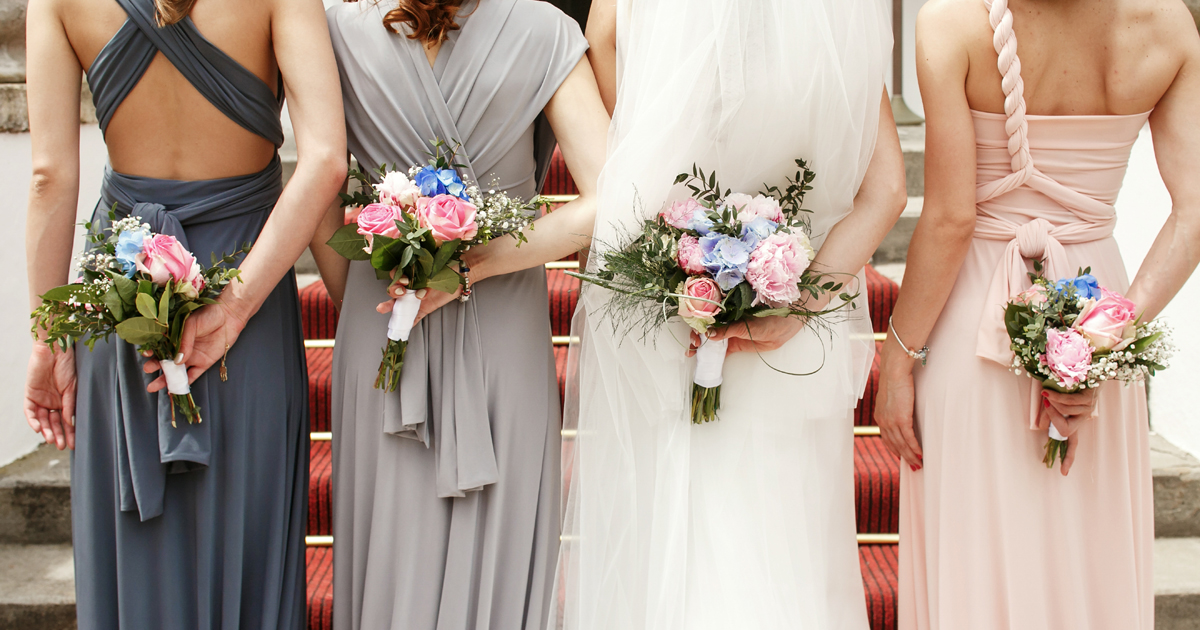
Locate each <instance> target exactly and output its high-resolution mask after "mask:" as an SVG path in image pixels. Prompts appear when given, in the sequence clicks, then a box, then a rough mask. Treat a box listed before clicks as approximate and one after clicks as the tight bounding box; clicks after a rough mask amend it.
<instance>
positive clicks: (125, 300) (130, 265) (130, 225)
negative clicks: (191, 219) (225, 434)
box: [31, 211, 250, 426]
mask: <svg viewBox="0 0 1200 630" xmlns="http://www.w3.org/2000/svg"><path fill="white" fill-rule="evenodd" d="M108 218H109V224H110V227H109V228H106V229H103V230H99V231H93V229H92V224H91V223H85V224H83V226H84V228H85V229H86V230H87V231H88V243H89V248H88V249H87V250H86V251H85V252H84V253H83V254H82V255H81V256H80V258H79V261H78V264H79V270H80V275H81V278H80V280H79V282H76V283H75V284H68V285H65V286H61V287H57V288H54V289H51V290H50V291H48V292H46V294H45V295H43V296H42V305H41V306H39V307H38V308H37V310H35V311H34V312H33V314H32V316H31V317H32V319H33V332H34V337H35V338H36V337H37V336H38V334H37V333H38V331H39V330H44V331H45V333H46V336H45V339H44V342H45V343H47V344H49V345H51V346H53V345H55V344H58V345H60V346H62V347H63V348H66V347H68V346H69V345H70V344H71V343H72V342H74V341H75V340H78V339H81V338H82V339H83V343H84V344H85V345H86V346H87V347H88V349H89V350H91V349H93V348H95V345H96V341H97V340H98V339H103V340H108V338H109V337H110V336H111V335H112V334H113V333H116V335H117V336H118V337H120V338H121V339H124V340H125V341H127V342H129V343H131V344H134V345H135V346H137V347H138V351H139V352H145V351H147V350H148V351H150V352H152V353H153V356H154V358H155V359H156V360H157V361H158V362H159V363H160V364H161V365H162V372H163V376H165V377H166V379H167V391H168V392H169V393H170V395H171V402H172V405H171V426H175V408H176V407H178V408H179V410H180V412H182V413H183V416H184V417H185V418H187V421H188V423H189V424H190V423H193V422H200V421H201V417H200V408H199V407H197V406H196V401H195V400H194V399H193V398H192V390H191V386H190V385H189V384H188V374H187V366H185V365H183V364H182V363H176V362H175V357H176V356H177V355H178V353H179V341H180V336H181V335H182V334H183V325H184V323H186V322H187V319H188V317H190V316H191V314H192V313H194V312H196V311H197V310H198V309H200V308H202V307H204V306H208V305H212V304H216V299H217V297H218V296H219V295H220V294H221V291H222V290H224V288H225V287H226V286H228V285H229V283H230V282H232V281H233V280H234V279H235V278H238V273H239V272H238V270H237V268H235V267H234V266H233V265H234V264H235V263H236V262H237V257H238V256H239V255H241V254H245V253H246V252H248V251H250V246H249V245H246V246H245V247H243V248H242V249H241V250H239V251H237V252H235V253H234V254H232V255H226V256H224V257H223V258H220V259H218V258H217V257H216V255H213V258H212V266H211V267H209V268H207V269H203V268H201V267H200V265H199V264H198V263H197V262H196V257H195V256H193V255H192V253H191V252H189V251H188V250H187V248H185V247H184V246H183V245H182V244H181V243H180V242H179V241H178V240H176V238H175V237H174V236H170V235H166V234H155V233H154V232H152V231H151V230H150V226H149V225H146V224H144V223H142V222H141V220H140V219H138V218H137V217H128V218H124V219H120V220H117V218H116V213H115V211H110V212H109V215H108ZM239 281H240V280H239Z"/></svg>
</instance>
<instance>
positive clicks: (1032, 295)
mask: <svg viewBox="0 0 1200 630" xmlns="http://www.w3.org/2000/svg"><path fill="white" fill-rule="evenodd" d="M1013 301H1014V302H1016V303H1017V304H1024V305H1025V306H1037V305H1039V304H1042V303H1044V302H1045V301H1046V287H1044V286H1042V285H1040V284H1035V285H1033V286H1031V287H1029V288H1028V289H1025V290H1024V291H1022V292H1020V293H1019V294H1017V297H1015V298H1013Z"/></svg>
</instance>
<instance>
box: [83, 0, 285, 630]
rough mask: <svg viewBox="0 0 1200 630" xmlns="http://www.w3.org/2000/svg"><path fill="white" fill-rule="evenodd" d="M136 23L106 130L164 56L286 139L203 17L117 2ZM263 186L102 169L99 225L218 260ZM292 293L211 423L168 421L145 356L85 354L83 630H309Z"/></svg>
mask: <svg viewBox="0 0 1200 630" xmlns="http://www.w3.org/2000/svg"><path fill="white" fill-rule="evenodd" d="M118 2H119V3H120V5H121V6H122V8H124V9H125V12H126V13H127V14H128V20H127V21H126V22H125V24H124V25H123V26H122V27H121V29H120V30H119V31H118V32H117V34H116V35H114V36H113V38H112V40H111V41H110V42H109V43H108V44H107V45H106V46H105V47H104V49H103V50H102V51H101V52H100V54H99V56H97V57H96V60H95V62H94V63H93V65H92V67H91V68H90V69H89V71H88V81H89V83H90V84H91V87H92V90H93V94H94V100H95V103H96V111H97V115H98V118H99V120H100V125H101V128H102V129H104V128H106V127H107V125H108V122H109V121H110V120H111V119H112V115H113V113H114V112H115V111H116V109H117V107H118V106H119V105H120V103H121V101H122V100H124V98H125V97H126V96H127V95H128V94H129V92H130V91H131V90H132V89H133V87H134V86H135V85H137V83H138V81H139V80H140V79H141V76H142V74H143V73H144V72H145V70H146V67H147V66H148V65H149V64H150V62H151V60H153V59H154V57H155V55H156V53H158V52H162V53H163V55H164V56H165V57H166V58H167V60H169V61H170V63H171V64H172V65H174V66H175V67H176V68H177V69H178V70H179V71H180V72H181V73H182V74H183V76H184V77H186V78H187V79H188V81H189V82H190V83H191V84H192V85H193V86H194V87H195V88H196V89H197V90H198V91H199V92H200V93H201V94H203V95H204V96H205V97H206V98H207V99H208V100H209V101H210V102H211V103H212V104H213V105H214V106H216V107H217V108H218V109H219V110H220V111H221V112H223V113H224V114H226V115H227V116H229V118H230V119H232V120H234V121H235V122H237V123H238V124H239V125H241V126H242V127H244V128H246V129H248V130H249V131H252V132H254V133H256V134H258V135H260V136H262V137H264V138H266V139H267V140H270V141H271V142H273V143H274V144H275V145H276V147H278V146H279V145H281V144H282V142H283V130H282V127H281V125H280V121H279V112H280V108H281V105H282V103H281V99H280V98H279V97H277V96H276V95H275V94H274V93H273V92H272V90H271V88H270V87H269V86H267V85H266V84H265V83H263V82H262V80H261V79H259V78H258V77H257V76H256V75H254V74H253V73H251V72H250V71H249V70H247V69H246V68H245V67H243V66H241V65H239V64H238V63H237V62H236V61H234V60H233V59H232V58H230V57H229V56H228V55H226V54H225V53H223V52H221V51H220V50H218V49H217V48H216V47H215V46H213V45H212V44H211V43H210V42H209V41H208V40H206V39H205V38H204V37H203V36H202V35H201V34H200V33H199V31H197V30H196V27H195V25H194V24H193V23H192V21H191V20H190V19H187V18H185V19H184V20H183V21H181V22H179V23H177V24H174V25H171V26H167V27H164V28H159V27H158V26H157V25H156V24H155V21H154V3H153V0H118ZM282 188H283V182H282V170H281V166H280V163H279V158H278V156H276V157H275V158H274V159H273V160H272V161H271V163H270V165H268V166H267V168H266V169H264V170H263V171H262V172H259V173H255V174H252V175H244V176H240V177H230V178H225V179H216V180H205V181H193V182H187V181H170V180H161V179H152V178H145V177H136V176H130V175H123V174H121V173H116V172H114V171H113V170H112V169H111V168H108V169H106V171H105V174H104V183H103V189H102V194H101V199H100V201H99V203H98V204H97V207H96V212H95V215H94V217H93V222H94V223H96V224H97V225H98V226H99V227H103V226H104V225H106V224H107V221H108V219H107V215H108V212H109V209H110V208H112V207H113V205H114V204H116V213H117V215H118V217H123V216H130V215H134V216H138V217H140V218H142V220H143V221H144V222H145V223H149V224H150V225H151V227H152V228H153V229H154V230H155V231H157V232H160V233H166V234H173V235H175V236H177V237H178V238H180V239H181V240H182V241H183V242H184V244H185V245H186V246H187V247H188V248H189V249H190V250H191V251H192V252H193V253H195V255H196V257H197V259H198V260H200V261H201V262H202V263H207V262H208V261H209V260H210V253H215V254H217V255H218V256H220V255H222V254H224V253H228V252H233V251H235V250H236V249H238V248H239V247H241V246H242V245H243V244H244V243H247V242H251V243H252V242H254V241H255V239H257V237H258V234H259V232H260V231H261V230H262V227H263V225H264V224H265V223H266V221H267V217H268V216H270V214H271V210H272V208H274V206H275V202H276V200H277V199H278V198H279V194H280V192H281V191H282ZM303 343H304V342H303V334H302V330H301V326H300V309H299V304H298V299H297V295H296V281H295V277H294V276H293V275H292V274H288V276H286V277H285V278H284V279H283V280H282V281H281V282H280V283H279V285H278V286H277V287H276V288H275V290H274V291H273V292H272V293H271V295H270V297H268V298H267V300H266V302H265V303H264V304H263V306H262V308H261V309H260V310H259V311H258V313H257V314H256V315H255V316H254V317H253V318H252V319H251V320H250V322H249V323H248V325H247V326H246V329H245V330H244V331H243V332H242V334H241V337H240V338H239V339H238V342H237V343H236V344H235V345H234V347H233V348H232V349H230V351H229V355H228V360H227V367H228V373H229V381H228V382H224V383H223V382H221V381H220V379H219V378H218V376H217V373H216V372H217V371H216V370H210V371H209V372H207V373H205V374H204V375H203V376H201V377H200V378H199V379H198V380H197V381H196V383H195V384H193V385H192V392H193V394H194V396H195V399H196V402H197V404H198V405H199V406H200V409H201V415H202V416H203V419H204V420H203V422H201V423H198V424H194V425H188V424H186V423H184V422H180V423H179V426H178V427H171V424H170V402H169V400H168V396H167V394H166V392H165V390H164V391H163V392H161V393H157V394H150V393H147V392H146V384H147V383H148V382H149V381H150V379H151V377H150V376H147V375H145V374H143V373H142V371H141V359H140V358H139V357H138V356H137V354H136V351H135V349H134V347H133V346H132V345H130V344H127V343H125V342H124V341H121V340H119V339H117V338H116V337H115V336H114V337H113V338H112V340H111V341H109V342H107V343H97V344H96V347H95V350H94V351H92V352H89V351H87V349H86V348H83V347H82V346H81V347H80V348H79V349H78V351H77V353H76V368H77V371H78V377H79V398H78V403H77V408H76V424H77V425H76V450H75V454H74V457H73V459H72V466H71V511H72V521H73V529H74V549H75V585H76V586H75V590H76V606H77V609H78V619H79V628H80V629H81V630H90V629H102V630H108V629H115V628H127V629H137V630H141V629H164V630H165V629H170V630H191V629H197V630H200V629H216V628H224V629H234V628H240V629H242V630H248V629H274V628H288V629H299V628H302V627H303V626H304V623H305V615H304V606H305V588H304V578H305V573H304V533H305V523H306V520H307V497H308V441H307V437H308V436H307V433H308V400H307V393H306V384H307V377H306V374H305V364H304V347H303Z"/></svg>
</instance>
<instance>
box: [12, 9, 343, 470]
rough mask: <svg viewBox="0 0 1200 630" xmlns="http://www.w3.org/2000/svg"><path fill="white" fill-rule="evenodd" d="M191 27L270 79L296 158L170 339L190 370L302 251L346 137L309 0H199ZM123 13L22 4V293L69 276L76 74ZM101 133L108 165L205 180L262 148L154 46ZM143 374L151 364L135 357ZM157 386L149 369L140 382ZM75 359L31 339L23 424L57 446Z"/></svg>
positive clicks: (230, 337)
mask: <svg viewBox="0 0 1200 630" xmlns="http://www.w3.org/2000/svg"><path fill="white" fill-rule="evenodd" d="M191 17H192V20H193V21H194V22H195V23H196V26H197V28H198V29H199V30H200V32H201V33H203V34H204V36H205V37H207V38H208V39H209V40H210V41H212V42H213V43H214V44H215V45H216V46H217V47H218V48H220V49H221V50H223V51H225V52H226V53H227V54H229V55H230V56H231V57H233V58H234V59H235V60H236V61H238V62H239V63H241V64H242V65H244V66H245V67H246V68H247V69H249V70H250V71H251V72H253V73H255V74H256V75H258V76H259V78H261V79H262V80H263V81H264V82H266V83H267V84H268V85H270V86H272V88H273V89H274V88H275V86H277V85H278V77H279V76H280V75H282V76H283V89H284V91H285V94H286V96H287V99H288V103H289V112H290V114H291V117H292V123H293V127H294V128H295V133H296V145H297V153H298V162H297V167H296V172H295V175H294V176H293V177H292V179H291V181H290V182H289V183H288V186H287V187H286V188H285V190H284V192H283V195H282V196H281V197H280V199H279V201H278V203H277V204H276V207H275V209H274V211H273V212H272V214H271V218H270V219H269V220H268V221H267V224H266V226H265V227H264V229H263V231H262V234H261V235H260V237H259V239H258V241H257V242H256V243H255V247H254V250H253V251H252V252H251V253H250V254H249V255H248V256H247V257H246V259H245V261H243V263H242V265H241V270H242V278H243V280H244V282H242V283H240V284H239V283H234V284H232V285H230V287H229V288H227V289H226V290H225V292H224V293H223V294H222V295H221V297H220V299H219V300H218V303H217V304H216V305H214V306H211V307H206V308H204V309H202V310H200V311H197V312H196V314H195V315H194V316H192V317H191V318H190V319H189V320H188V323H187V326H186V327H185V328H184V333H183V339H182V342H181V354H182V360H183V362H184V363H185V364H186V365H187V366H188V376H189V378H190V380H191V381H195V380H196V379H197V378H198V377H199V376H200V375H201V374H203V373H204V371H205V370H207V369H208V368H209V367H211V366H212V365H213V363H215V362H216V361H217V360H219V359H220V358H221V356H222V355H224V353H225V350H226V348H227V347H228V346H232V345H233V344H234V343H236V342H237V338H238V335H239V334H240V333H241V331H242V329H243V328H244V327H245V325H246V322H247V321H248V320H249V319H250V318H251V317H252V316H253V315H254V313H255V312H256V311H257V310H258V308H259V307H260V306H261V305H262V303H263V301H264V300H265V299H266V297H267V295H268V294H269V293H270V292H271V291H272V290H273V289H274V288H275V285H276V284H278V282H279V280H280V279H281V278H282V277H283V276H284V274H286V273H287V272H288V271H289V270H290V269H291V267H292V265H293V264H294V262H295V260H296V259H297V258H298V257H299V256H300V254H301V253H302V252H303V251H304V247H305V245H307V243H308V240H309V235H310V234H311V233H312V231H313V229H315V227H316V225H317V223H318V222H319V221H320V219H321V217H322V216H323V214H324V211H325V208H326V207H327V206H328V203H329V200H330V199H332V198H333V196H334V195H335V194H336V192H337V188H338V186H339V185H341V183H342V182H343V181H344V179H345V170H346V165H345V157H344V156H345V153H346V142H345V134H344V132H343V127H344V126H343V124H342V106H341V93H340V85H339V82H338V77H337V65H336V63H335V61H334V58H333V51H332V47H331V45H330V44H329V34H328V29H327V27H326V24H325V15H324V10H323V8H322V6H321V3H320V2H317V1H316V0H253V1H251V2H245V1H242V0H198V2H197V3H196V5H195V7H194V8H193V10H192V12H191ZM124 21H125V12H124V11H123V10H122V9H121V8H120V6H119V5H117V4H116V3H115V2H99V3H97V2H92V1H90V0H31V1H30V2H29V8H28V14H27V41H28V45H27V72H28V93H29V123H30V132H31V138H32V144H33V180H32V184H31V186H30V194H29V211H28V223H27V228H26V249H27V252H28V253H27V259H28V269H29V291H30V293H29V303H30V306H31V308H36V307H37V306H38V305H39V304H40V299H39V297H38V296H39V295H41V294H43V293H45V292H46V291H47V290H49V289H50V288H53V287H55V286H58V285H61V284H65V283H66V282H68V277H67V274H68V272H69V268H70V256H71V244H72V238H73V235H74V229H75V228H74V223H75V209H76V203H77V199H78V195H79V168H78V165H79V111H78V105H77V103H78V102H79V92H80V84H81V80H82V72H83V71H84V69H85V68H87V67H89V66H90V65H91V64H92V62H93V60H94V59H95V58H96V55H97V54H98V53H99V52H100V50H101V49H102V48H103V47H104V45H105V44H107V43H108V41H109V40H110V39H111V38H112V36H113V34H114V33H115V32H116V31H117V29H119V28H120V27H121V25H122V24H123V23H124ZM105 141H106V143H107V146H108V152H109V161H110V163H111V164H112V166H113V169H114V170H116V171H118V172H121V173H125V174H130V175H140V176H144V177H154V178H162V179H179V180H204V179H215V178H223V177H232V176H236V175H245V174H251V173H256V172H258V171H261V170H262V169H263V168H265V167H266V166H267V164H268V163H269V162H270V160H271V157H272V155H273V154H274V147H273V146H271V144H270V143H269V142H268V141H266V140H264V139H263V138H260V137H259V136H257V135H255V134H253V133H251V132H249V131H247V130H245V129H243V128H242V127H240V126H238V125H237V124H236V123H234V122H232V121H230V120H229V119H228V118H226V117H225V116H224V115H223V114H221V113H220V112H219V111H218V110H217V109H216V108H215V107H214V106H213V105H212V104H210V103H209V102H208V101H207V100H205V99H204V97H203V96H201V95H200V94H199V93H198V92H196V90H195V88H193V87H191V85H190V84H189V83H188V82H187V81H186V79H184V78H183V76H182V75H181V74H180V73H179V72H178V71H177V70H175V68H174V67H173V66H171V64H170V63H169V62H167V61H166V59H165V58H163V57H162V55H161V54H159V55H158V56H157V57H156V58H155V60H154V61H153V62H151V64H150V67H149V68H148V69H147V70H146V73H145V75H144V76H143V78H142V79H141V82H140V83H138V85H137V87H135V88H134V89H133V91H132V92H131V93H130V94H129V96H128V97H127V98H126V99H125V101H124V103H122V104H121V106H120V107H119V108H118V109H117V111H116V113H115V114H114V116H113V118H112V121H111V123H110V125H109V127H108V131H107V133H106V138H105ZM145 369H146V372H147V373H154V372H157V371H158V370H159V365H158V363H157V362H155V361H148V362H146V366H145ZM165 386H166V383H165V379H164V378H162V377H161V376H160V377H159V378H158V379H156V380H155V381H154V382H153V383H151V384H150V386H149V388H148V389H149V391H151V392H156V391H159V390H161V389H162V388H163V387H165ZM74 397H75V370H74V363H73V361H72V360H71V355H70V352H67V353H62V352H51V351H50V349H49V348H48V347H47V346H45V345H43V344H37V343H35V344H34V350H33V353H32V356H31V357H30V364H29V372H28V376H27V382H26V400H25V414H26V418H27V419H28V421H29V425H30V427H31V428H33V430H34V431H36V432H39V433H41V434H42V436H43V437H44V438H45V439H46V441H47V442H51V443H54V444H55V445H56V446H57V447H58V448H60V449H62V448H73V447H74V404H75V400H74Z"/></svg>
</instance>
